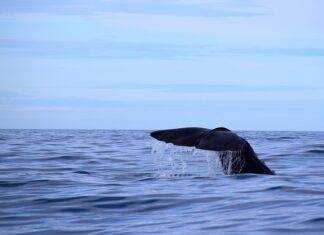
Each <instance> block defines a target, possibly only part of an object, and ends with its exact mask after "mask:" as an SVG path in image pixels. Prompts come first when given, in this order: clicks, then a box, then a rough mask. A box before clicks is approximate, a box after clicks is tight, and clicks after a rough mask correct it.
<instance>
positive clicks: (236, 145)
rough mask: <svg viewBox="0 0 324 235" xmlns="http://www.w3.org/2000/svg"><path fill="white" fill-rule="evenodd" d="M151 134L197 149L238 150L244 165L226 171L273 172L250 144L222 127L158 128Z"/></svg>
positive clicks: (223, 165)
mask: <svg viewBox="0 0 324 235" xmlns="http://www.w3.org/2000/svg"><path fill="white" fill-rule="evenodd" d="M151 136H152V137H153V138H155V139H157V140H160V141H163V142H166V143H172V144H174V145H179V146H187V147H196V148H198V149H203V150H211V151H219V152H225V151H233V152H240V153H241V154H240V155H238V157H240V158H242V159H241V160H242V162H244V165H243V166H242V167H240V168H239V170H237V169H238V168H237V169H236V168H235V169H234V168H233V169H231V171H229V170H228V169H226V172H231V174H238V173H256V174H271V175H273V174H274V172H273V171H271V170H270V169H269V168H268V167H267V166H266V165H265V164H264V163H263V162H262V161H261V160H260V159H259V158H258V157H257V155H256V154H255V152H254V150H253V149H252V147H251V145H250V144H249V143H248V142H247V141H246V140H245V139H243V138H241V137H239V136H238V135H237V134H235V133H234V132H232V131H230V130H229V129H227V128H224V127H218V128H215V129H212V130H211V129H205V128H199V127H187V128H177V129H168V130H159V131H153V132H151ZM221 156H223V157H221V163H222V167H223V171H224V169H225V168H226V167H228V166H225V165H226V164H224V156H225V155H221ZM224 172H225V171H224Z"/></svg>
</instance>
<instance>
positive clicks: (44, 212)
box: [0, 130, 324, 235]
mask: <svg viewBox="0 0 324 235" xmlns="http://www.w3.org/2000/svg"><path fill="white" fill-rule="evenodd" d="M237 133H238V134H239V135H241V136H242V137H244V138H246V139H247V140H248V141H249V142H250V144H251V145H252V147H253V148H254V150H255V152H256V153H257V154H258V156H259V158H260V159H262V160H264V161H265V162H266V164H267V165H268V166H269V167H270V168H271V169H272V170H274V171H275V172H276V175H274V176H272V175H255V174H241V175H224V174H223V173H222V171H221V170H220V169H219V166H218V163H217V157H215V158H213V157H210V156H207V155H206V154H204V153H199V152H198V154H197V153H195V154H193V153H192V150H188V151H186V150H185V149H183V148H179V149H177V148H175V147H173V146H171V147H170V145H164V146H163V145H161V144H159V143H155V142H154V141H153V140H152V138H151V137H150V136H149V131H134V130H0V234H6V235H10V234H46V235H50V234H136V235H137V234H225V235H226V234H240V235H241V234H294V235H295V234H324V132H261V131H258V132H254V131H238V132H237ZM152 149H153V151H152Z"/></svg>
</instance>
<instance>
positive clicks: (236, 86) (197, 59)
mask: <svg viewBox="0 0 324 235" xmlns="http://www.w3.org/2000/svg"><path fill="white" fill-rule="evenodd" d="M322 9H324V2H323V1H321V0H299V1H295V0H283V1H282V0H280V1H279V0H163V1H162V0H155V1H152V0H56V1H52V0H1V1H0V128H90V129H92V128H99V129H101V128H105V129H159V128H174V127H183V126H203V127H210V128H213V127H217V126H226V127H228V128H230V129H234V130H321V131H324V122H323V120H324V28H323V25H324V16H323V14H322Z"/></svg>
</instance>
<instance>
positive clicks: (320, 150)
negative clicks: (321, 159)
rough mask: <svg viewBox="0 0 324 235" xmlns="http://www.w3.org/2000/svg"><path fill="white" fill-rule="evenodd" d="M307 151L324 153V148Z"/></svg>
mask: <svg viewBox="0 0 324 235" xmlns="http://www.w3.org/2000/svg"><path fill="white" fill-rule="evenodd" d="M305 153H320V154H323V153H324V150H322V149H311V150H308V151H305Z"/></svg>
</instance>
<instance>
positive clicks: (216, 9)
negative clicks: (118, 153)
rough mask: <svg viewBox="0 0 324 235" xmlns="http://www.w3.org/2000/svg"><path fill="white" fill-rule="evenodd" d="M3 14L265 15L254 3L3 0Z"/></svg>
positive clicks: (249, 0)
mask: <svg viewBox="0 0 324 235" xmlns="http://www.w3.org/2000/svg"><path fill="white" fill-rule="evenodd" d="M0 6H1V8H0V13H11V14H13V13H55V14H69V15H71V14H72V15H73V14H82V15H91V14H94V13H96V12H123V13H140V14H162V15H178V16H204V17H230V16H253V15H260V14H263V12H262V11H260V8H258V7H257V5H256V4H255V1H253V0H245V1H243V0H236V1H234V0H228V1H219V0H218V1H215V0H214V1H207V0H203V1H199V2H198V1H192V0H191V1H189V0H186V1H184V0H165V1H151V0H118V1H114V0H83V1H77V0H56V1H48V0H10V1H9V0H3V1H1V3H0Z"/></svg>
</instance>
